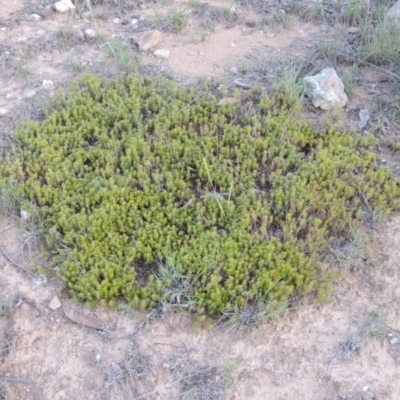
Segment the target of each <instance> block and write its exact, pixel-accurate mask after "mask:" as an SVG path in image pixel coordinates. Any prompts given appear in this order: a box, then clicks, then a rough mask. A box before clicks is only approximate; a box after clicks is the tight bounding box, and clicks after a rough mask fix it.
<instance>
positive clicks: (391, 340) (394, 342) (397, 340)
mask: <svg viewBox="0 0 400 400" xmlns="http://www.w3.org/2000/svg"><path fill="white" fill-rule="evenodd" d="M399 343H400V338H398V337H395V338H392V339H390V344H399Z"/></svg>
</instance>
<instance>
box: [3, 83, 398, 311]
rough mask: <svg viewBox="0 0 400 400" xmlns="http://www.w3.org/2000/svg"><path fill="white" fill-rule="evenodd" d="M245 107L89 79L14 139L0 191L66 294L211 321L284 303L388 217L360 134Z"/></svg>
mask: <svg viewBox="0 0 400 400" xmlns="http://www.w3.org/2000/svg"><path fill="white" fill-rule="evenodd" d="M239 96H241V95H240V93H239V94H236V97H237V99H239ZM242 96H243V97H242V99H240V101H223V102H222V104H221V103H219V101H220V100H221V99H216V98H215V96H214V95H213V94H212V91H211V90H210V88H209V87H208V86H207V83H205V84H204V87H203V88H192V89H190V90H189V89H186V88H180V87H178V86H177V85H176V84H175V83H173V82H172V81H169V80H167V79H165V80H164V79H160V78H141V77H130V78H122V79H121V80H119V81H107V80H103V79H101V78H99V77H95V76H86V77H84V78H83V79H82V80H80V81H79V83H77V84H76V85H74V86H73V87H71V88H70V89H69V90H68V94H67V95H64V96H63V95H60V96H59V97H58V99H57V100H56V101H55V102H54V104H53V106H52V108H51V110H50V111H49V112H48V116H47V118H46V119H45V120H44V121H42V122H27V123H25V124H24V125H23V126H21V127H19V128H18V129H17V131H16V134H15V137H16V144H15V146H14V149H13V151H12V152H10V153H9V155H8V156H7V157H6V159H5V160H4V163H3V167H2V175H3V180H4V179H7V180H8V181H9V182H10V181H11V182H13V184H14V185H15V188H16V190H19V191H20V194H21V196H22V197H23V199H24V201H25V206H24V207H25V208H26V207H28V205H29V207H30V209H31V210H32V209H34V208H36V209H37V210H38V215H39V219H40V221H41V222H40V223H41V225H42V227H44V228H45V230H46V232H47V233H46V235H47V241H48V244H49V246H52V247H53V251H55V252H56V253H57V257H56V259H55V260H56V261H55V264H57V267H58V268H59V274H60V276H61V277H62V279H63V280H64V281H65V284H66V287H67V288H68V289H69V290H70V292H71V293H72V294H73V296H74V297H75V298H76V299H78V300H80V301H87V302H89V303H90V304H95V303H96V302H98V301H102V302H104V303H107V304H110V305H115V304H117V303H118V302H120V301H122V300H124V301H128V302H129V303H130V304H131V305H132V306H136V307H141V308H152V307H155V306H156V305H157V304H159V303H161V302H167V303H169V304H180V305H182V306H187V305H191V306H194V307H195V309H196V310H197V312H199V313H204V312H207V313H210V314H214V315H215V314H218V313H220V312H223V311H235V310H239V309H240V308H241V307H243V306H245V305H246V304H251V303H254V302H258V301H260V299H262V300H263V301H264V304H269V305H271V304H272V305H273V304H276V303H281V302H286V301H288V299H290V298H291V296H293V295H296V294H300V295H301V294H306V293H309V292H310V291H313V290H314V289H317V287H318V285H319V279H320V270H319V268H318V263H317V261H318V257H317V256H319V255H320V254H322V252H323V250H324V248H326V246H327V244H328V243H329V241H330V240H331V238H332V237H335V236H337V235H341V234H343V233H345V232H346V231H348V230H349V227H350V226H354V224H357V221H358V222H360V221H362V220H363V218H365V214H366V213H375V214H377V215H380V216H386V215H388V213H389V212H390V211H391V210H393V209H396V208H398V207H399V206H400V200H399V199H400V196H399V194H400V185H399V181H398V180H395V179H392V178H391V173H390V170H389V169H387V168H382V167H379V168H378V167H377V166H376V163H375V155H374V153H373V152H372V149H373V146H375V144H376V143H375V139H374V138H373V137H371V136H361V135H358V134H355V133H349V132H338V131H336V130H335V129H333V128H332V129H330V130H328V131H326V132H322V133H321V132H320V133H317V132H315V131H313V130H312V129H311V127H309V126H308V125H306V124H304V123H302V122H299V121H298V120H297V119H296V118H294V117H293V116H291V114H290V113H289V111H288V110H287V109H286V107H285V104H284V102H282V100H279V101H273V100H271V99H269V98H267V97H263V96H262V94H261V93H260V92H259V91H257V90H252V91H249V92H247V93H246V94H245V95H242ZM54 249H56V250H54Z"/></svg>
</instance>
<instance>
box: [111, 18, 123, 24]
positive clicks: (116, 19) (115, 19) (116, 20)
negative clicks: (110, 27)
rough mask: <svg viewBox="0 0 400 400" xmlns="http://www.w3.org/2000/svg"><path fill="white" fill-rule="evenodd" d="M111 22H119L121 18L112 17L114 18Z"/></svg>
mask: <svg viewBox="0 0 400 400" xmlns="http://www.w3.org/2000/svg"><path fill="white" fill-rule="evenodd" d="M112 22H114V24H120V23H121V20H120V19H119V18H114V19H113V20H112Z"/></svg>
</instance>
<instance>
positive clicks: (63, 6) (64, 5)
mask: <svg viewBox="0 0 400 400" xmlns="http://www.w3.org/2000/svg"><path fill="white" fill-rule="evenodd" d="M53 7H54V9H55V10H56V11H58V12H59V13H66V12H68V11H73V10H75V6H74V5H73V4H72V2H71V0H60V1H57V3H55V4H54V5H53Z"/></svg>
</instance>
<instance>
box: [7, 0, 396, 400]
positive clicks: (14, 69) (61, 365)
mask: <svg viewBox="0 0 400 400" xmlns="http://www.w3.org/2000/svg"><path fill="white" fill-rule="evenodd" d="M81 3H84V2H78V4H77V10H76V12H75V13H74V14H58V13H55V12H53V11H52V10H51V8H50V5H51V4H52V2H50V1H46V0H36V1H35V0H33V1H23V0H13V1H12V0H0V108H2V109H4V110H6V111H7V113H6V114H5V115H3V116H2V117H0V132H2V135H1V137H0V140H1V143H2V144H4V143H5V142H6V141H7V135H5V133H10V132H12V129H13V126H14V124H15V122H17V121H19V120H21V119H22V118H24V117H32V118H40V117H41V115H42V114H41V104H42V102H43V100H45V99H46V98H48V97H49V96H51V95H52V93H53V91H52V90H50V91H48V90H46V89H44V88H43V86H42V82H43V80H44V79H46V80H52V81H53V83H54V85H55V88H58V87H64V86H65V85H66V84H67V83H68V82H70V81H71V80H72V79H74V78H75V77H76V76H78V75H80V74H81V73H83V72H85V71H94V72H97V73H103V74H105V75H107V76H115V75H117V74H118V73H119V72H124V71H126V69H127V68H135V65H136V64H139V63H140V65H141V68H143V71H147V73H152V74H157V73H165V74H168V75H170V76H172V77H173V78H174V79H176V80H178V81H182V80H185V79H188V78H204V77H211V78H213V79H219V80H220V81H221V82H223V83H224V84H233V83H232V82H234V81H235V80H236V79H239V78H240V79H242V81H241V82H243V81H245V82H250V83H251V82H254V81H257V80H258V81H262V82H263V84H268V83H270V84H272V83H273V82H274V79H276V78H277V77H279V71H281V68H282V65H289V66H290V60H292V59H295V60H296V62H297V63H303V64H305V65H306V64H307V65H309V64H312V65H313V67H314V68H315V69H318V68H320V67H323V66H325V65H326V63H327V62H328V61H327V60H326V59H324V57H319V56H315V54H317V53H316V52H315V46H316V45H317V42H318V41H320V40H323V39H327V40H329V38H331V37H333V36H334V35H335V32H336V30H337V28H338V27H337V26H335V25H333V24H332V23H330V21H311V22H306V21H305V20H304V18H303V19H302V18H300V16H298V15H294V14H290V13H289V14H285V17H284V18H280V20H279V18H278V21H276V15H275V16H272V17H271V13H270V17H271V18H269V19H268V18H265V15H261V14H260V13H257V12H255V11H254V9H252V8H250V7H248V8H246V7H244V6H242V7H238V6H236V11H235V13H236V15H237V17H238V18H237V19H236V22H235V23H232V21H227V20H226V19H224V18H223V17H221V15H219V14H218V12H217V11H215V10H220V12H222V15H223V12H226V10H228V11H229V9H230V7H231V6H232V3H228V2H224V1H223V0H219V1H213V2H209V3H208V6H207V7H208V8H207V7H206V8H205V10H206V11H204V10H203V11H204V12H203V13H202V14H196V13H194V12H193V10H194V9H195V7H198V4H197V3H194V2H192V3H187V2H185V3H183V2H165V3H151V4H150V3H147V5H143V4H142V3H139V2H137V1H136V2H135V1H131V2H130V1H116V2H115V5H112V4H111V3H112V1H109V2H108V3H109V4H105V5H104V4H103V5H97V4H96V2H95V1H93V3H94V4H93V14H94V16H95V18H96V24H95V25H94V23H93V21H92V19H91V17H90V15H88V14H84V16H83V17H82V16H81V12H84V11H87V10H86V9H85V6H84V4H81ZM269 3H271V4H273V3H276V4H275V6H276V7H275V8H277V7H278V3H279V2H277V1H275V2H269ZM304 3H306V2H304ZM182 7H185V9H186V10H192V13H188V14H187V15H188V24H187V26H186V27H185V28H184V29H183V30H182V31H181V32H179V33H176V32H163V39H162V41H161V43H160V44H159V45H158V46H157V48H158V49H168V50H170V52H171V55H170V58H169V59H168V60H158V59H156V58H155V57H154V55H153V54H152V52H150V53H148V54H139V53H138V51H137V50H135V49H134V48H133V47H132V46H131V45H130V44H129V40H128V38H129V37H130V36H132V34H133V33H134V32H133V30H132V26H131V24H130V21H131V20H132V19H133V18H134V17H138V18H139V17H140V16H144V17H145V18H144V19H143V18H142V19H143V21H142V22H141V23H142V24H143V26H144V27H145V28H146V27H148V25H146V24H147V23H148V22H147V21H150V20H151V18H152V17H154V15H156V12H157V13H161V14H162V13H166V12H167V10H168V9H171V8H172V9H178V10H180V9H182ZM213 7H214V8H213ZM278 8H279V7H278ZM196 9H197V8H196ZM213 10H214V11H213ZM221 10H222V11H221ZM213 12H214V14H213ZM278 12H279V9H278ZM33 13H36V14H38V15H40V16H41V20H40V21H37V22H34V21H31V20H30V18H29V16H30V15H31V14H33ZM282 15H283V14H282ZM116 18H118V20H116ZM248 20H254V22H255V27H251V26H250V27H249V26H247V25H252V24H251V23H248V24H247V25H246V21H248ZM125 21H126V22H127V24H125ZM86 28H95V29H97V30H98V32H101V35H100V37H99V38H97V39H94V40H89V41H87V40H82V39H81V38H80V37H79V33H78V32H79V30H80V29H86ZM339 29H340V27H339ZM115 40H119V41H122V42H124V43H128V47H126V48H125V51H126V54H127V55H128V56H129V57H128V58H127V59H125V61H126V62H125V64H124V63H123V62H122V63H121V59H118V57H114V55H113V54H112V53H111V54H110V51H108V47H109V46H108V44H107V43H111V42H112V41H115ZM130 63H132V64H130ZM324 63H325V64H324ZM123 64H124V65H123ZM132 65H133V66H132ZM340 68H342V70H341V71H340ZM260 71H262V73H261V72H260ZM339 71H340V72H342V73H344V72H345V66H344V67H343V66H342V67H340V66H339ZM359 73H360V74H362V76H361V78H360V79H359V80H358V81H357V82H358V83H357V84H356V85H355V87H354V89H353V93H352V95H351V96H350V101H349V104H348V106H347V107H346V113H345V114H346V115H345V116H344V117H343V116H339V117H338V121H336V122H338V123H342V124H343V126H354V123H355V119H354V118H353V117H354V116H356V115H357V112H358V110H359V109H360V108H370V109H373V107H374V105H375V106H376V104H377V103H379V102H384V101H385V96H386V97H387V96H389V95H388V94H387V85H388V83H387V79H386V78H385V74H384V72H383V71H379V70H376V69H373V68H370V69H368V68H364V69H363V71H362V72H359ZM385 85H386V86H385ZM326 115H327V114H325V115H323V116H322V114H321V112H319V111H318V110H311V111H310V115H309V117H310V120H313V121H314V122H315V121H316V120H318V119H323V118H325V117H326ZM384 156H385V155H384V154H383V155H381V158H383V157H384ZM23 228H24V226H23V224H22V222H21V221H20V219H18V218H17V217H15V216H7V215H3V216H2V218H1V221H0V246H1V249H2V255H1V257H0V359H1V361H0V399H49V400H50V399H52V400H53V399H55V400H61V399H74V400H75V399H76V400H78V399H93V400H95V399H99V400H100V399H191V398H196V399H217V398H225V399H277V400H278V399H315V400H319V399H321V400H322V399H326V400H328V399H330V400H339V399H362V400H366V399H382V400H383V399H385V400H386V399H388V400H389V399H393V400H397V399H400V367H399V365H400V285H399V282H400V279H399V278H400V261H399V260H400V218H399V217H397V218H393V219H392V220H390V221H389V222H387V223H385V224H381V225H379V226H375V227H374V228H373V229H372V230H370V231H368V232H367V233H364V234H365V235H367V237H368V243H366V244H365V243H364V244H363V243H361V242H362V240H361V239H362V237H363V236H362V235H363V234H361V233H356V234H355V236H354V241H353V243H349V247H348V248H347V253H346V257H345V259H344V262H343V263H342V266H341V268H340V271H341V274H340V277H339V279H338V281H337V282H336V284H335V287H334V290H333V294H332V296H331V300H332V301H331V302H330V303H328V304H322V305H319V306H316V305H311V304H307V305H303V306H301V307H299V308H297V309H295V310H291V311H286V312H283V313H282V314H281V315H280V316H279V319H271V320H264V321H261V322H260V323H259V324H258V326H257V327H253V328H249V327H243V326H237V325H232V324H228V325H223V324H217V323H216V321H212V322H211V323H212V327H211V328H206V327H200V328H199V329H197V330H196V329H194V327H193V322H192V321H191V320H190V319H189V318H188V317H185V316H183V315H179V314H173V313H171V314H169V315H167V316H166V317H164V318H162V319H157V318H152V316H151V315H150V316H149V315H144V314H141V313H139V312H136V311H134V310H131V309H129V308H124V307H121V309H120V310H118V311H115V310H114V311H110V310H105V309H101V308H96V309H94V310H88V309H86V308H85V307H84V306H83V305H76V304H72V305H71V304H70V307H73V308H75V310H78V311H81V312H82V315H81V318H82V319H83V320H85V318H86V319H87V320H89V319H90V318H91V317H93V318H97V319H96V320H95V321H100V323H101V324H102V325H103V326H104V330H97V329H94V328H91V327H87V326H84V325H82V324H77V323H74V322H73V321H71V319H69V318H67V317H66V315H65V314H64V312H63V307H64V306H65V305H68V304H69V300H68V297H67V296H66V295H65V293H64V292H63V291H62V283H61V282H60V281H58V280H57V278H49V279H48V280H47V281H46V282H43V280H42V281H41V280H40V276H38V275H35V276H32V274H28V273H27V272H26V269H27V268H29V266H30V265H35V264H37V263H38V262H43V260H44V258H43V255H41V254H40V251H39V243H38V237H37V235H36V233H35V232H32V231H26V230H25V229H23ZM25 228H26V227H25ZM360 235H361V236H360ZM360 238H361V239H360ZM54 296H58V297H59V298H60V300H61V302H62V303H63V307H61V308H58V309H56V310H55V311H53V310H52V309H51V308H50V307H49V305H50V302H51V301H52V300H53V298H54ZM78 311H77V312H78Z"/></svg>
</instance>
